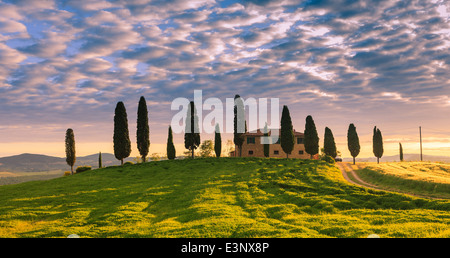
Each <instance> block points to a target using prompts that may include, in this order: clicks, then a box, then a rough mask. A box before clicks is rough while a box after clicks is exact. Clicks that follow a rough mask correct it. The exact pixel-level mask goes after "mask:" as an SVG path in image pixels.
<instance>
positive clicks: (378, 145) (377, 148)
mask: <svg viewBox="0 0 450 258" xmlns="http://www.w3.org/2000/svg"><path fill="white" fill-rule="evenodd" d="M372 140H373V154H374V155H375V157H377V164H379V163H380V158H381V157H382V156H383V151H384V150H383V137H382V135H381V131H380V129H378V128H377V127H376V126H375V127H374V128H373V138H372Z"/></svg>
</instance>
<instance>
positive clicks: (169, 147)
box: [167, 126, 176, 160]
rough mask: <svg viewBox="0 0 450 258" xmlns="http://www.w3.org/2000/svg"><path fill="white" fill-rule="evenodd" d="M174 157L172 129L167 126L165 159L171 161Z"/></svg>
mask: <svg viewBox="0 0 450 258" xmlns="http://www.w3.org/2000/svg"><path fill="white" fill-rule="evenodd" d="M175 157H176V151H175V146H174V145H173V135H172V127H171V126H169V133H168V136H167V158H168V159H170V160H172V159H175Z"/></svg>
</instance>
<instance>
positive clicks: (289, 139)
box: [280, 105, 295, 158]
mask: <svg viewBox="0 0 450 258" xmlns="http://www.w3.org/2000/svg"><path fill="white" fill-rule="evenodd" d="M280 131H281V132H280V136H281V138H280V144H281V148H282V149H283V151H284V152H285V153H286V158H288V157H289V154H291V152H292V150H293V149H294V144H295V137H294V129H293V127H292V120H291V115H290V113H289V109H288V107H287V106H286V105H285V106H283V111H282V113H281V126H280Z"/></svg>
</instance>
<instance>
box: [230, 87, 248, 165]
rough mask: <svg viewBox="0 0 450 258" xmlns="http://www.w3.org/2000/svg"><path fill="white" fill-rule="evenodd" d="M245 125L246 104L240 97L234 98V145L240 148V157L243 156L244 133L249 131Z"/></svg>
mask: <svg viewBox="0 0 450 258" xmlns="http://www.w3.org/2000/svg"><path fill="white" fill-rule="evenodd" d="M246 127H247V126H246V123H245V110H244V102H243V101H242V98H241V97H240V96H239V95H235V96H234V138H233V140H234V144H235V145H236V146H237V147H238V148H239V157H241V156H242V144H244V135H243V134H244V133H245V132H246V131H247V128H246Z"/></svg>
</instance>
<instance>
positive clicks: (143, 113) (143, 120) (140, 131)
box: [136, 96, 150, 162]
mask: <svg viewBox="0 0 450 258" xmlns="http://www.w3.org/2000/svg"><path fill="white" fill-rule="evenodd" d="M136 142H137V148H138V150H139V153H140V154H141V157H142V162H145V159H146V157H147V155H148V149H149V147H150V129H149V127H148V111H147V102H146V101H145V98H144V96H141V98H140V99H139V105H138V111H137V129H136Z"/></svg>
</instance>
